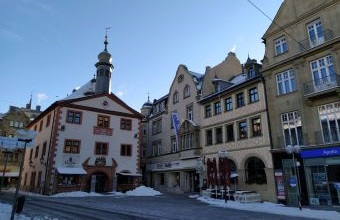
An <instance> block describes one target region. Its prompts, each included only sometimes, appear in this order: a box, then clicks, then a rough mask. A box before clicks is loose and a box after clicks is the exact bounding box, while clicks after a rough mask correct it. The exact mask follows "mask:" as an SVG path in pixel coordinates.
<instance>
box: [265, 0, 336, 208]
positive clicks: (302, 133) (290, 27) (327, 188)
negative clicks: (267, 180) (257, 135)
mask: <svg viewBox="0 0 340 220" xmlns="http://www.w3.org/2000/svg"><path fill="white" fill-rule="evenodd" d="M339 20H340V1H338V0H323V1H310V0H299V1H296V0H285V1H284V2H283V3H282V5H281V7H280V9H279V10H278V12H277V14H276V16H275V18H274V21H273V23H272V24H271V25H270V27H269V28H268V30H267V31H266V33H265V34H264V36H263V40H264V42H265V56H264V59H263V69H262V74H263V76H264V77H265V82H266V93H267V100H268V110H269V119H270V124H271V133H272V141H273V151H272V153H273V158H274V168H275V180H276V184H277V185H278V191H277V198H278V199H279V200H281V201H282V202H288V203H297V202H298V199H299V196H301V200H302V203H303V204H314V205H319V204H320V205H339V204H340V173H339V170H340V101H339V100H340V76H339V75H338V73H339V72H340V55H339V54H340V37H339V36H340V26H339ZM292 146H293V147H292ZM287 149H288V150H291V149H293V150H296V151H295V152H297V153H294V152H293V153H292V152H291V151H288V153H287V152H286V151H287ZM299 149H300V150H301V151H300V152H299V151H298V150H299ZM279 186H280V187H279Z"/></svg>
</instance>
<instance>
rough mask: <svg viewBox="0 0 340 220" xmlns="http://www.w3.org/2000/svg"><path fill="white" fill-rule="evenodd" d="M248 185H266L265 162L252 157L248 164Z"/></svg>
mask: <svg viewBox="0 0 340 220" xmlns="http://www.w3.org/2000/svg"><path fill="white" fill-rule="evenodd" d="M245 167H246V183H248V184H253V183H255V184H266V183H267V177H266V172H265V170H264V169H265V166H264V163H263V161H262V160H261V159H260V158H258V157H250V158H248V159H247V161H246V164H245Z"/></svg>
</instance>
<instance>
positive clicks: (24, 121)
mask: <svg viewBox="0 0 340 220" xmlns="http://www.w3.org/2000/svg"><path fill="white" fill-rule="evenodd" d="M31 103H32V98H31V99H30V101H29V103H28V104H26V107H25V108H21V107H16V106H10V107H9V110H8V111H7V112H6V113H4V114H1V115H0V170H1V176H0V179H1V183H2V185H1V187H12V186H15V185H16V183H17V181H18V177H19V168H20V167H19V165H20V159H21V156H22V151H21V150H19V149H16V148H13V146H8V144H9V143H12V142H13V141H12V142H9V141H8V140H9V139H10V138H11V137H14V136H15V134H16V131H17V130H18V129H24V128H25V127H26V126H27V125H28V124H29V123H30V122H31V120H33V119H34V118H36V117H37V116H38V115H39V114H40V113H41V111H40V106H39V105H38V106H37V107H36V109H31ZM12 144H14V142H13V143H12ZM15 144H17V145H18V142H15ZM10 145H11V144H10ZM2 178H3V180H2Z"/></svg>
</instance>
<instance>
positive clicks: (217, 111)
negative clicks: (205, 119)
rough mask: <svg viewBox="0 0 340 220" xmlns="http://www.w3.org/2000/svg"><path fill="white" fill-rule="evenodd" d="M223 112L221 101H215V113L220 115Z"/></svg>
mask: <svg viewBox="0 0 340 220" xmlns="http://www.w3.org/2000/svg"><path fill="white" fill-rule="evenodd" d="M219 114H221V102H220V101H218V102H215V103H214V115H219Z"/></svg>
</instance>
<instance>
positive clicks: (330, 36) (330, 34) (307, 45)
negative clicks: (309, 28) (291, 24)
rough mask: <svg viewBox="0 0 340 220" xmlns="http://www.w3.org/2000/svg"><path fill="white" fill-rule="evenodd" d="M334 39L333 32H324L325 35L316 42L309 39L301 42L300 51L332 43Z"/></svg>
mask: <svg viewBox="0 0 340 220" xmlns="http://www.w3.org/2000/svg"><path fill="white" fill-rule="evenodd" d="M333 38H334V35H333V31H332V30H325V31H323V35H322V36H321V37H318V38H316V39H314V40H312V39H310V38H307V39H305V40H303V41H300V42H299V45H300V51H301V52H303V51H306V50H309V49H311V48H313V47H317V46H319V45H321V44H323V43H326V42H327V41H330V40H332V39H333Z"/></svg>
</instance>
